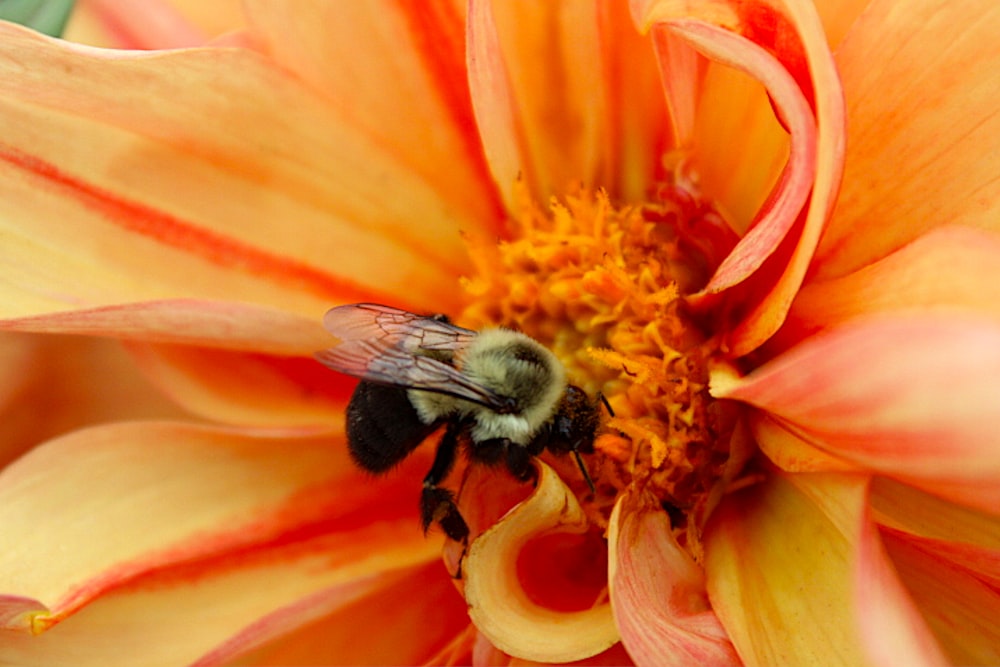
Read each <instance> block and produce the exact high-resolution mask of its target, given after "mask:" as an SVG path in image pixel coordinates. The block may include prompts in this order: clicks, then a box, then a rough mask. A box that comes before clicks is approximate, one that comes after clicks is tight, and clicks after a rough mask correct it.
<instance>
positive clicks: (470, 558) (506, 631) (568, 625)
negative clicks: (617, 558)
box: [463, 462, 618, 662]
mask: <svg viewBox="0 0 1000 667" xmlns="http://www.w3.org/2000/svg"><path fill="white" fill-rule="evenodd" d="M536 467H537V469H538V483H537V487H536V488H535V491H534V492H533V493H532V495H531V496H529V497H528V498H527V499H526V500H525V501H523V502H522V503H520V504H519V505H517V506H516V507H514V508H513V509H512V510H511V511H510V512H508V513H507V514H506V515H505V516H504V517H503V518H502V519H501V520H500V521H499V522H497V523H496V524H495V525H494V526H493V527H491V528H489V529H488V530H486V531H485V532H484V533H482V534H481V535H479V536H478V537H477V538H475V539H474V540H473V541H472V543H471V544H470V545H469V551H468V554H467V555H466V558H465V562H464V564H463V572H464V579H465V599H466V601H467V602H468V604H469V616H470V618H471V619H472V622H473V623H475V624H476V627H477V628H478V629H479V631H480V632H482V633H483V634H484V635H485V636H486V637H488V638H489V640H490V642H492V643H493V645H494V646H496V647H497V648H499V649H500V650H502V651H504V652H505V653H507V654H509V655H512V656H516V657H519V658H524V659H527V660H535V661H539V662H569V661H576V660H581V659H583V658H587V657H590V656H593V655H596V654H598V653H600V652H602V651H604V650H606V649H607V648H609V647H610V646H612V645H613V644H615V643H616V642H617V641H618V630H617V628H616V627H615V623H614V619H613V618H612V615H611V606H610V604H609V603H607V602H603V603H597V604H595V605H594V606H592V607H590V608H589V609H584V610H580V611H555V610H553V609H550V608H547V607H543V606H540V605H539V604H537V603H535V602H534V601H533V600H531V599H530V598H529V596H528V594H527V592H526V591H525V589H524V587H523V585H522V583H521V580H520V578H519V576H518V557H519V555H520V554H521V551H522V549H524V547H525V546H526V545H527V544H528V543H529V542H531V541H532V540H533V539H536V538H539V537H541V536H543V535H550V534H552V533H569V534H582V533H584V532H586V531H587V528H588V522H587V518H586V516H585V515H584V514H583V510H582V509H581V508H580V505H579V503H578V502H577V500H576V496H574V495H573V493H572V492H571V491H570V490H569V489H568V488H567V487H566V486H565V485H564V484H563V483H562V480H560V479H559V476H558V475H556V473H555V472H554V471H552V469H551V468H549V467H548V466H546V465H545V464H543V463H541V462H537V466H536Z"/></svg>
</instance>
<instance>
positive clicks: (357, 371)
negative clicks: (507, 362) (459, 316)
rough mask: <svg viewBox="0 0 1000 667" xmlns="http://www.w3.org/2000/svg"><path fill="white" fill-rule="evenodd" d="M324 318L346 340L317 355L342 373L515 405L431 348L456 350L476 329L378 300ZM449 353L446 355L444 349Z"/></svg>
mask: <svg viewBox="0 0 1000 667" xmlns="http://www.w3.org/2000/svg"><path fill="white" fill-rule="evenodd" d="M323 323H324V325H325V326H326V328H327V330H329V331H330V333H332V334H334V335H335V336H337V337H338V338H340V339H341V341H342V342H341V343H340V344H339V345H336V346H334V347H331V348H329V349H326V350H323V351H322V352H317V353H316V359H318V360H319V361H320V362H321V363H323V364H324V365H326V366H327V367H329V368H332V369H333V370H335V371H338V372H340V373H345V374H347V375H353V376H354V377H358V378H361V379H362V380H366V381H368V382H377V383H379V384H386V385H390V386H394V387H402V388H405V389H423V390H425V391H433V392H436V393H439V394H448V395H449V396H455V397H456V398H462V399H465V400H467V401H472V402H473V403H479V404H481V405H485V406H487V407H489V408H491V409H493V410H496V411H498V412H508V411H510V409H511V405H510V402H511V401H510V399H509V398H507V397H504V396H499V395H497V394H496V393H494V392H492V391H491V390H489V389H487V388H486V387H483V386H481V385H479V384H477V383H475V382H473V381H472V380H470V379H469V378H467V377H465V376H464V375H463V374H462V373H461V371H459V370H458V369H457V368H455V367H454V366H452V365H451V364H449V363H447V361H442V360H440V359H438V358H434V357H430V356H426V355H427V353H428V352H431V353H434V352H437V353H439V354H440V353H442V352H452V353H454V352H456V351H458V350H461V349H462V348H463V347H464V346H466V345H468V344H469V342H471V341H472V339H473V338H475V336H476V332H475V331H470V330H469V329H463V328H461V327H456V326H455V325H453V324H449V323H448V322H445V321H443V320H440V319H436V318H433V317H425V316H421V315H415V314H413V313H408V312H406V311H404V310H397V309H395V308H389V307H388V306H379V305H375V304H367V303H366V304H354V305H349V306H338V307H337V308H333V309H331V310H330V311H329V312H327V314H326V317H324V319H323ZM445 356H447V355H445Z"/></svg>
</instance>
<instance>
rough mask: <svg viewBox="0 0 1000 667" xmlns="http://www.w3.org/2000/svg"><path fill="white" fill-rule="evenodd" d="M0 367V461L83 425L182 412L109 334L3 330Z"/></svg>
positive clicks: (179, 415) (3, 463) (176, 416)
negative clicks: (103, 336) (105, 336)
mask: <svg viewBox="0 0 1000 667" xmlns="http://www.w3.org/2000/svg"><path fill="white" fill-rule="evenodd" d="M0 368H2V369H3V371H2V373H3V374H2V376H0V468H3V467H4V466H6V465H7V464H8V463H10V462H11V461H12V460H14V459H16V458H17V457H18V456H20V455H21V454H23V453H24V452H26V451H27V450H29V449H31V448H32V447H34V446H35V445H37V444H39V443H41V442H44V441H46V440H48V439H49V438H54V437H56V436H57V435H62V434H63V433H67V432H69V431H72V430H74V429H77V428H80V427H83V426H90V425H92V424H96V423H100V422H107V421H112V420H135V419H180V418H182V417H184V416H185V415H184V413H182V412H181V411H180V410H179V409H178V408H177V407H176V406H175V405H174V404H172V403H170V402H169V401H168V399H167V398H166V397H164V396H163V395H162V394H161V393H160V392H158V391H157V390H156V389H155V388H154V387H153V386H152V385H150V384H149V382H148V381H147V380H146V379H145V378H144V377H142V375H141V374H140V373H139V372H138V371H137V369H136V368H135V364H134V363H133V362H132V360H131V359H130V358H129V357H128V355H127V354H125V352H124V351H123V350H122V349H121V346H120V345H118V343H116V342H114V341H107V340H101V339H95V338H83V337H76V336H53V335H49V336H39V335H32V334H20V333H3V334H0Z"/></svg>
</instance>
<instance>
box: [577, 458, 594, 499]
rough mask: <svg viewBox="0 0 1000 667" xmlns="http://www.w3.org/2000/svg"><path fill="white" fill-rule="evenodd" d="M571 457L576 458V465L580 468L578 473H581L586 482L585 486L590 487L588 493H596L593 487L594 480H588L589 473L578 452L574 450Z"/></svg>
mask: <svg viewBox="0 0 1000 667" xmlns="http://www.w3.org/2000/svg"><path fill="white" fill-rule="evenodd" d="M573 456H574V457H576V465H578V466H580V472H582V473H583V478H584V479H585V480H587V486H589V487H590V492H591V493H597V487H595V486H594V480H592V479H591V478H590V473H589V472H587V466H585V465H583V457H582V456H580V451H579V450H577V449H574V450H573Z"/></svg>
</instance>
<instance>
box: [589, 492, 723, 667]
mask: <svg viewBox="0 0 1000 667" xmlns="http://www.w3.org/2000/svg"><path fill="white" fill-rule="evenodd" d="M608 549H609V551H610V557H609V562H608V568H609V569H608V581H609V585H610V588H611V608H612V611H613V612H614V615H615V622H616V623H617V624H618V629H619V631H620V632H621V635H622V643H623V644H624V645H625V648H626V649H627V650H628V653H629V655H630V656H631V657H632V659H633V660H634V661H635V664H637V665H694V664H697V665H733V664H736V663H738V662H739V658H738V657H737V655H736V652H735V650H734V649H733V645H732V643H730V641H729V638H728V637H727V635H726V631H725V629H724V628H723V627H722V624H721V623H719V619H718V618H717V617H716V616H715V614H714V613H713V612H712V609H711V606H710V605H709V603H708V594H707V592H706V591H705V578H704V572H703V570H702V569H701V568H700V567H699V566H698V565H697V564H695V562H694V560H692V559H691V556H690V555H688V553H687V552H686V551H684V550H683V549H682V548H681V547H680V546H679V545H678V544H677V541H676V539H675V538H674V536H673V533H672V532H671V526H670V519H669V518H668V517H667V515H666V513H665V512H664V511H663V510H662V509H660V508H659V506H658V505H657V504H656V503H655V502H654V503H651V504H650V503H644V502H643V499H642V498H640V497H639V495H638V494H637V493H634V492H632V493H626V494H625V495H623V496H621V497H620V498H619V499H618V502H617V503H616V505H615V510H614V512H613V513H612V515H611V521H610V526H609V528H608Z"/></svg>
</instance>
